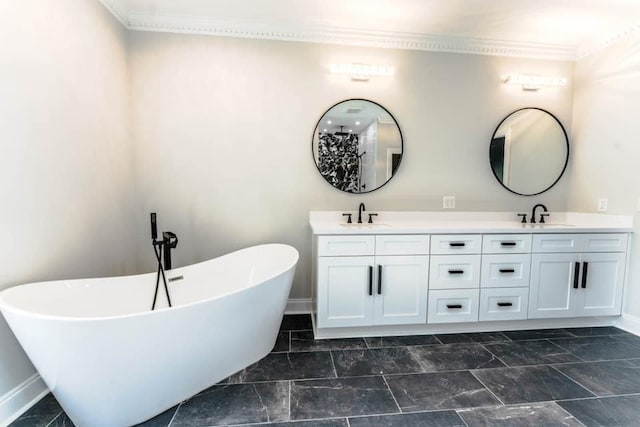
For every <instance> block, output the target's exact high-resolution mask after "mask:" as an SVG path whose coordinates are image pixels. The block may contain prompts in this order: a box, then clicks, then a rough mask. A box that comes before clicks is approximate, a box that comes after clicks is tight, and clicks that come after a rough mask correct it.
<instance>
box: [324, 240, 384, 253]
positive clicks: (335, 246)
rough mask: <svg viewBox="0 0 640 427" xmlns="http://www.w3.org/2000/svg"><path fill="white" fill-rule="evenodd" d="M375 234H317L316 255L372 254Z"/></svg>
mask: <svg viewBox="0 0 640 427" xmlns="http://www.w3.org/2000/svg"><path fill="white" fill-rule="evenodd" d="M375 244H376V239H375V236H359V235H354V236H351V235H350V236H319V237H318V256H358V255H373V254H374V250H375Z"/></svg>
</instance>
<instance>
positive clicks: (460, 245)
mask: <svg viewBox="0 0 640 427" xmlns="http://www.w3.org/2000/svg"><path fill="white" fill-rule="evenodd" d="M465 245H466V243H465V242H449V246H451V247H452V248H463V247H464V246H465Z"/></svg>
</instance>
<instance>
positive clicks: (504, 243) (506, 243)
mask: <svg viewBox="0 0 640 427" xmlns="http://www.w3.org/2000/svg"><path fill="white" fill-rule="evenodd" d="M515 245H516V242H500V246H515Z"/></svg>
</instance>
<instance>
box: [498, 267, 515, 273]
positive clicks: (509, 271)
mask: <svg viewBox="0 0 640 427" xmlns="http://www.w3.org/2000/svg"><path fill="white" fill-rule="evenodd" d="M499 271H500V273H515V272H516V270H515V269H513V268H501V269H500V270H499Z"/></svg>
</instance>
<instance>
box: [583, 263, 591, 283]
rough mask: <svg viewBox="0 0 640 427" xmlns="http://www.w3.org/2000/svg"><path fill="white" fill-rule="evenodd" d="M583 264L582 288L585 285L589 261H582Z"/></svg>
mask: <svg viewBox="0 0 640 427" xmlns="http://www.w3.org/2000/svg"><path fill="white" fill-rule="evenodd" d="M583 264H584V266H583V267H582V289H585V288H586V287H587V274H588V273H589V263H588V262H583Z"/></svg>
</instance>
